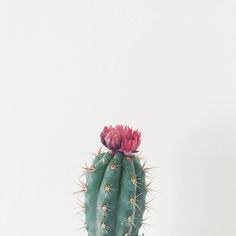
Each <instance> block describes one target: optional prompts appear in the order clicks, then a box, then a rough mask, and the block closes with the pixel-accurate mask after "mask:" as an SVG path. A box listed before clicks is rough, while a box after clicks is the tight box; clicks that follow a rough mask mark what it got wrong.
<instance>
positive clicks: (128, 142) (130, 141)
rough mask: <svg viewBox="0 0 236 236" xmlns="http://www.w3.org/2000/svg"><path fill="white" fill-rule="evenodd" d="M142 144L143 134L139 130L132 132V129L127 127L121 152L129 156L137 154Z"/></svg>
mask: <svg viewBox="0 0 236 236" xmlns="http://www.w3.org/2000/svg"><path fill="white" fill-rule="evenodd" d="M140 143H141V133H140V132H139V131H138V130H132V129H131V128H130V127H128V126H125V128H124V131H123V138H122V142H121V147H120V151H121V152H123V153H124V154H125V155H127V156H128V155H130V154H132V153H134V152H137V149H138V147H139V145H140Z"/></svg>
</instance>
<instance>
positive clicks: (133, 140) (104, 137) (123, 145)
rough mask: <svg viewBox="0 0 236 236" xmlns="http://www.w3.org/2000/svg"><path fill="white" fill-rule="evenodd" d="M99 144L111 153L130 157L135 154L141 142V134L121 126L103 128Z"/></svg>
mask: <svg viewBox="0 0 236 236" xmlns="http://www.w3.org/2000/svg"><path fill="white" fill-rule="evenodd" d="M101 142H102V143H103V144H104V145H105V146H106V147H107V148H108V149H110V150H112V151H113V152H116V151H120V152H123V153H124V154H125V155H130V154H131V153H134V152H137V149H138V147H139V145H140V142H141V133H140V132H139V131H138V130H132V129H131V128H130V127H128V126H125V127H124V126H123V125H116V126H115V127H112V126H109V127H104V129H103V131H102V133H101Z"/></svg>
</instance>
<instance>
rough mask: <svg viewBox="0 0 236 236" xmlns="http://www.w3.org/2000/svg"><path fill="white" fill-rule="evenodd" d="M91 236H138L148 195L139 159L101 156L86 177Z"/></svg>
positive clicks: (88, 229) (108, 155)
mask: <svg viewBox="0 0 236 236" xmlns="http://www.w3.org/2000/svg"><path fill="white" fill-rule="evenodd" d="M86 185H87V191H86V193H85V224H86V229H87V231H88V236H138V232H139V228H140V227H141V225H142V220H143V213H144V210H145V199H146V194H147V187H146V180H145V171H144V170H143V168H142V166H141V164H140V161H139V159H138V158H137V157H136V156H135V155H133V156H132V157H126V156H125V155H124V154H123V153H121V152H117V153H116V154H115V155H112V154H110V153H109V152H106V153H102V154H98V155H97V156H96V157H95V158H94V160H93V164H92V168H91V169H90V171H88V172H87V174H86Z"/></svg>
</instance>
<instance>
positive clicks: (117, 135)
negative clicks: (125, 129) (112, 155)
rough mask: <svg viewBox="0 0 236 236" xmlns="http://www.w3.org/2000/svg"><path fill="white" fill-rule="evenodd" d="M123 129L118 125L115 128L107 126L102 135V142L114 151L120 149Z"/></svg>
mask: <svg viewBox="0 0 236 236" xmlns="http://www.w3.org/2000/svg"><path fill="white" fill-rule="evenodd" d="M121 131H122V130H121V129H118V128H117V126H116V127H115V128H113V127H112V126H109V127H107V126H105V127H104V129H103V131H102V133H101V135H100V137H101V142H102V144H103V145H104V146H106V147H107V148H108V149H110V150H112V151H117V150H119V149H120V147H121V140H122V132H121Z"/></svg>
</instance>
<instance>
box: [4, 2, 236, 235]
mask: <svg viewBox="0 0 236 236" xmlns="http://www.w3.org/2000/svg"><path fill="white" fill-rule="evenodd" d="M235 12H236V2H235V1H234V0H225V1H223V0H198V1H194V0H180V1H177V0H152V1H141V0H135V1H133V0H131V1H129V0H126V1H124V0H119V1H112V0H109V1H108V0H107V1H104V0H101V1H89V0H83V1H82V0H67V1H62V0H58V1H57V0H50V1H49V0H48V1H46V0H41V1H32V0H28V1H26V0H21V1H17V0H14V1H9V0H1V1H0V235H2V236H32V235H34V236H54V235H55V236H76V235H82V233H81V232H79V231H76V229H77V228H78V227H79V224H80V219H81V216H74V215H75V213H76V211H77V210H74V209H73V207H74V197H73V196H72V192H73V191H75V190H76V186H75V182H76V180H77V179H78V177H79V176H80V173H81V170H80V168H79V167H80V165H81V164H82V163H83V162H84V161H87V162H88V163H89V162H90V161H91V159H92V156H91V155H90V154H89V152H95V151H96V150H97V149H98V148H99V147H100V140H99V134H100V131H101V130H102V128H103V126H104V125H106V124H117V123H122V124H129V125H131V126H133V127H135V128H139V129H140V130H141V131H142V134H143V139H142V146H141V149H142V150H143V156H144V157H145V158H146V159H147V160H148V162H149V164H150V165H151V166H158V168H156V169H154V170H153V181H154V185H153V188H154V189H155V190H156V191H158V192H159V193H154V194H153V195H152V196H150V198H154V201H153V202H152V207H153V208H154V210H153V211H152V212H151V214H147V217H149V220H148V223H150V224H151V225H152V226H147V227H146V229H147V231H145V236H155V235H160V236H223V235H224V236H235V235H236V224H235V219H236V201H235V199H236V170H235V169H236V160H235V158H236V149H235V147H236V93H235V91H236V71H235V68H236V27H235V22H236V14H235ZM85 235H86V234H85Z"/></svg>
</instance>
